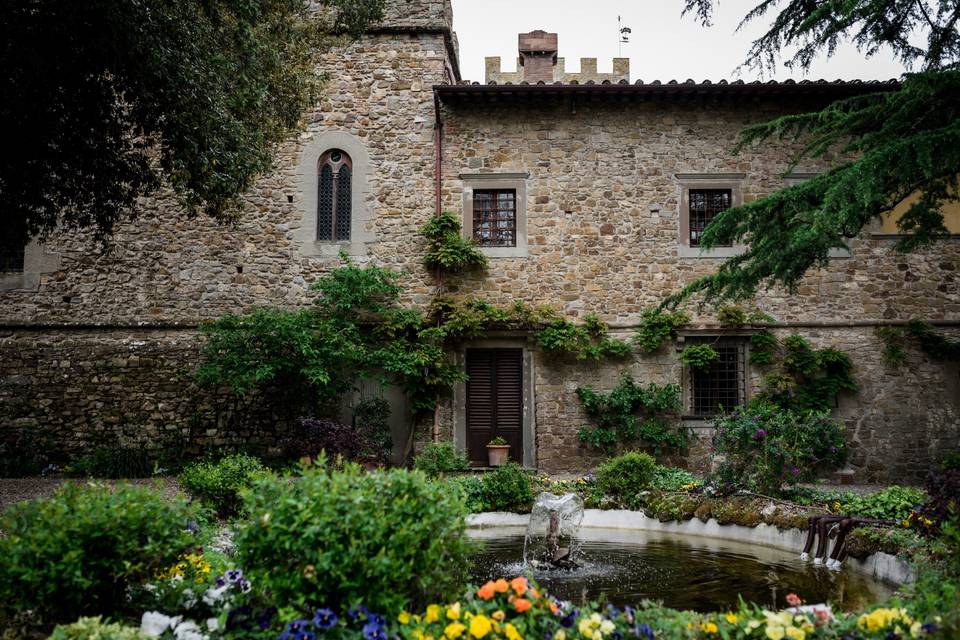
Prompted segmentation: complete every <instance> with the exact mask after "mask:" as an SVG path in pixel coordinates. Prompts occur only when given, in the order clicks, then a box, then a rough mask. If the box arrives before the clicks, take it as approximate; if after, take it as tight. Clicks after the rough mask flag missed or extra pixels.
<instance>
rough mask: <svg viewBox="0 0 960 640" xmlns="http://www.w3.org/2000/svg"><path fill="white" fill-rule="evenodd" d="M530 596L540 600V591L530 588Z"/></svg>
mask: <svg viewBox="0 0 960 640" xmlns="http://www.w3.org/2000/svg"><path fill="white" fill-rule="evenodd" d="M530 597H531V598H533V599H534V600H539V599H540V592H539V591H537V590H536V589H530Z"/></svg>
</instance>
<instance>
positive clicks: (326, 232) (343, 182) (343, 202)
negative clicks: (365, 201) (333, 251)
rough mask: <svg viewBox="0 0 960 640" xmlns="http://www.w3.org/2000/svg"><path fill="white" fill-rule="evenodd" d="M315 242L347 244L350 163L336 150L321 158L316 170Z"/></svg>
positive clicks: (349, 207)
mask: <svg viewBox="0 0 960 640" xmlns="http://www.w3.org/2000/svg"><path fill="white" fill-rule="evenodd" d="M317 171H318V175H317V240H321V241H323V240H328V241H347V240H350V224H351V216H352V213H353V212H352V197H353V196H352V189H353V163H352V161H351V160H350V156H348V155H347V154H346V153H344V152H343V151H341V150H340V149H331V150H330V151H327V152H326V153H324V154H323V155H322V156H320V162H319V164H318V167H317Z"/></svg>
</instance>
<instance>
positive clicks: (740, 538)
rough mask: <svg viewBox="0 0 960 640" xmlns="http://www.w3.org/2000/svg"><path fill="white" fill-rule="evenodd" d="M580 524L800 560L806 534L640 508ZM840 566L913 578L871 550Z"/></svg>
mask: <svg viewBox="0 0 960 640" xmlns="http://www.w3.org/2000/svg"><path fill="white" fill-rule="evenodd" d="M529 519H530V516H529V515H527V514H521V513H505V512H489V513H475V514H471V515H469V516H467V527H468V528H470V529H478V530H482V529H491V528H501V527H504V528H506V527H526V526H527V522H528V521H529ZM582 526H583V527H588V528H591V529H593V528H603V529H622V530H633V531H656V532H659V533H666V534H676V535H683V536H698V537H701V538H711V539H719V540H730V541H734V542H740V543H747V544H751V545H758V546H762V547H770V548H773V549H779V550H781V551H789V552H791V553H794V554H796V556H797V562H800V559H799V556H800V551H801V549H803V544H804V542H805V541H806V535H807V534H806V532H805V531H802V530H800V529H780V528H778V527H776V526H774V525H770V524H759V525H757V526H756V527H743V526H740V525H736V524H726V525H722V524H720V523H719V522H717V521H716V520H714V519H713V518H711V519H710V520H708V521H707V522H702V521H701V520H700V519H698V518H692V519H690V520H685V521H676V520H674V521H671V522H660V521H659V520H658V519H656V518H649V517H647V516H646V515H645V514H644V513H643V512H641V511H621V510H604V509H587V510H585V511H584V514H583V525H582ZM844 566H845V567H848V568H850V569H853V570H854V571H857V572H858V573H863V574H866V575H868V576H871V577H873V578H874V579H876V580H880V581H883V582H887V583H890V584H895V585H901V584H904V583H907V582H912V581H913V579H914V573H913V569H911V568H910V565H908V564H907V563H906V562H904V561H903V560H900V559H899V558H897V557H896V556H892V555H890V554H888V553H883V552H879V553H875V554H873V555H871V556H868V557H867V558H866V559H864V560H857V559H856V558H847V560H845V561H844Z"/></svg>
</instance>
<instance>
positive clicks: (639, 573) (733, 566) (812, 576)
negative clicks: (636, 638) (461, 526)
mask: <svg viewBox="0 0 960 640" xmlns="http://www.w3.org/2000/svg"><path fill="white" fill-rule="evenodd" d="M471 537H473V538H474V539H476V540H477V541H478V543H479V547H480V549H479V550H478V552H477V553H476V555H475V562H474V567H473V570H472V578H473V580H474V582H476V583H477V584H481V583H483V582H486V581H487V580H489V579H494V578H499V577H507V578H509V577H511V576H515V575H528V576H530V577H532V578H533V579H534V580H536V582H538V583H539V584H540V586H541V587H543V588H545V589H547V590H548V591H549V592H550V593H552V594H553V595H555V596H557V597H558V598H561V599H563V600H569V601H572V602H574V603H575V604H580V603H584V602H587V601H591V600H595V601H597V600H603V601H606V602H610V603H612V604H614V605H617V606H624V605H635V604H637V603H639V602H640V601H641V600H643V599H649V600H660V601H662V602H663V604H665V605H666V606H668V607H673V608H675V609H692V610H695V611H701V612H708V611H727V610H730V609H735V608H736V607H737V602H738V598H739V597H741V596H742V597H743V598H744V599H745V600H747V601H752V602H756V603H758V604H760V605H762V606H765V607H771V608H783V607H785V606H787V605H786V595H787V594H788V593H796V594H797V595H799V596H800V597H801V598H802V599H803V601H804V602H805V603H808V604H814V603H821V602H829V603H830V604H832V605H833V606H834V608H836V609H839V610H843V611H859V610H860V609H862V608H864V607H865V606H867V605H869V604H871V603H873V602H877V601H880V600H883V599H885V598H887V597H889V596H890V595H891V594H892V593H893V591H894V587H892V586H891V585H888V584H886V583H883V582H879V581H877V580H874V579H872V578H870V577H868V576H866V575H863V574H860V573H857V572H855V571H853V570H851V569H850V568H848V567H845V568H844V569H843V570H841V571H831V570H829V569H826V568H824V567H815V566H813V565H812V564H811V563H804V562H801V561H800V560H799V559H798V556H799V550H797V553H788V552H786V551H781V550H777V549H771V548H768V547H761V546H755V545H749V544H745V543H741V542H732V541H726V540H717V539H712V538H702V537H697V536H681V535H677V534H664V533H659V532H651V531H625V530H617V529H601V528H589V529H588V528H584V529H581V531H580V535H579V536H578V543H579V544H580V554H579V558H580V560H581V562H582V564H581V566H580V567H579V568H576V569H572V570H562V569H545V570H537V571H531V570H530V569H529V568H528V567H525V566H524V564H523V537H524V530H523V529H522V528H515V527H502V528H496V529H483V530H479V531H471Z"/></svg>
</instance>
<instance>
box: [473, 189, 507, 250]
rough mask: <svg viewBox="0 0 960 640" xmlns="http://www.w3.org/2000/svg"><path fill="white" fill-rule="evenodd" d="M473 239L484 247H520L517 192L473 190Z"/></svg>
mask: <svg viewBox="0 0 960 640" xmlns="http://www.w3.org/2000/svg"><path fill="white" fill-rule="evenodd" d="M473 239H474V240H476V241H477V244H478V245H480V246H481V247H515V246H517V191H516V189H474V191H473Z"/></svg>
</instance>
